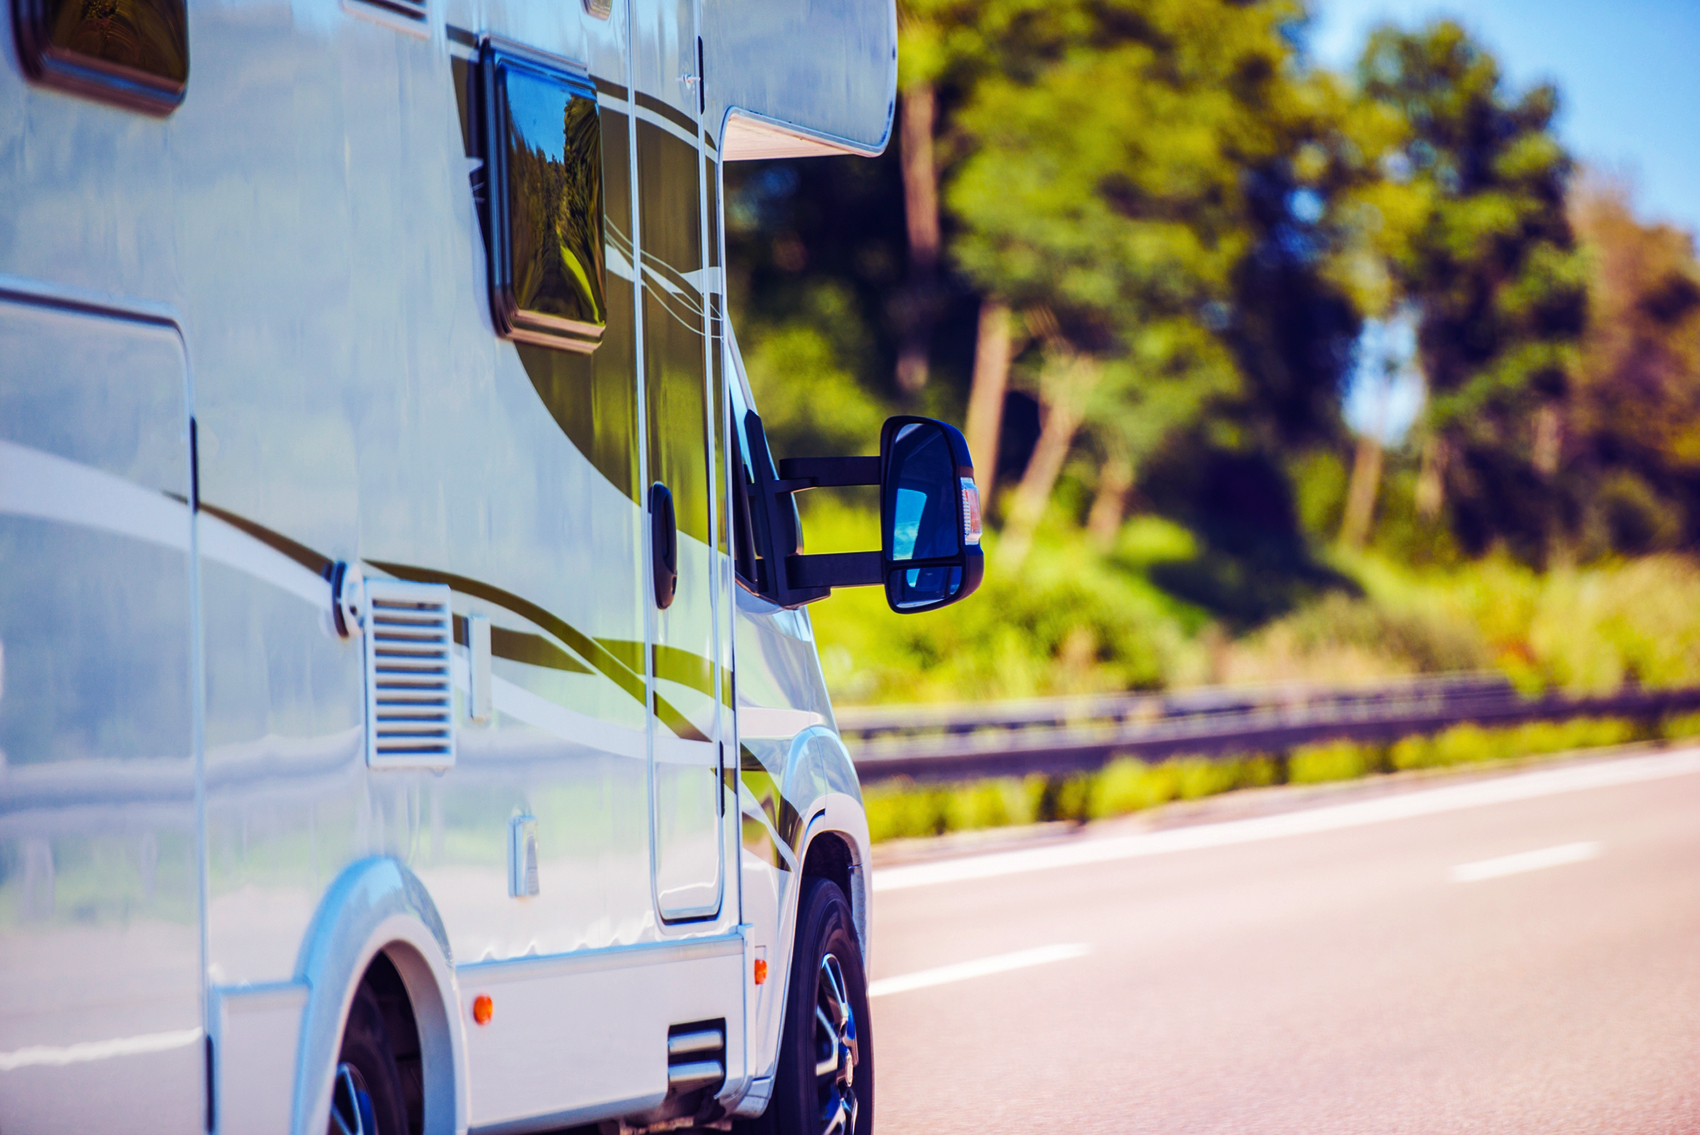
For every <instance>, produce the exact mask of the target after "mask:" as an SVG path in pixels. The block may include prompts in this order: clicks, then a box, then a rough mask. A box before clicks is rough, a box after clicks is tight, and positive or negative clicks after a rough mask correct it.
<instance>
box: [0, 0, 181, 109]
mask: <svg viewBox="0 0 1700 1135" xmlns="http://www.w3.org/2000/svg"><path fill="white" fill-rule="evenodd" d="M12 3H13V5H14V9H13V16H14V19H13V21H12V26H13V27H14V28H15V29H17V36H18V56H19V60H20V61H21V62H22V63H23V67H24V72H25V73H26V74H28V75H29V77H30V78H32V79H35V80H36V81H37V82H41V83H46V84H47V85H49V86H53V87H59V88H61V89H63V90H68V91H72V92H74V93H76V94H80V95H88V96H90V97H93V98H97V99H101V100H102V101H104V102H110V103H116V104H117V105H119V106H122V107H127V108H129V109H131V110H140V111H144V112H146V113H148V114H158V115H166V114H170V113H171V112H172V111H173V110H175V109H177V106H178V104H179V103H181V102H182V101H183V92H184V90H185V89H186V88H187V87H188V85H189V13H188V9H187V4H186V3H185V0H103V2H102V3H98V4H94V3H88V2H86V0H12Z"/></svg>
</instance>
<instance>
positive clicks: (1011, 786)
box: [863, 714, 1700, 843]
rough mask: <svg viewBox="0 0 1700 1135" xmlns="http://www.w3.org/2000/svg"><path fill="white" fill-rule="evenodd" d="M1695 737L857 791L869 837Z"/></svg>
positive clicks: (1413, 751)
mask: <svg viewBox="0 0 1700 1135" xmlns="http://www.w3.org/2000/svg"><path fill="white" fill-rule="evenodd" d="M1695 736H1700V714H1683V715H1678V716H1672V717H1669V718H1666V719H1665V720H1663V721H1658V722H1652V723H1648V722H1634V721H1626V720H1622V719H1617V718H1604V719H1599V720H1580V721H1568V722H1536V723H1532V724H1528V725H1519V726H1515V727H1512V728H1506V729H1482V728H1479V727H1477V726H1474V725H1459V726H1455V727H1454V728H1452V729H1448V730H1446V731H1445V732H1443V733H1440V734H1437V735H1435V736H1432V737H1407V738H1404V739H1402V740H1400V741H1397V742H1395V743H1393V744H1391V745H1360V744H1354V743H1351V742H1336V743H1333V744H1325V745H1306V746H1301V747H1300V748H1298V749H1295V750H1293V751H1292V752H1291V753H1288V754H1278V755H1271V754H1250V755H1243V756H1237V757H1229V758H1226V759H1219V760H1209V759H1206V758H1202V757H1176V758H1173V759H1170V760H1166V761H1162V762H1160V763H1156V764H1146V763H1144V762H1142V761H1138V760H1134V759H1132V758H1118V759H1115V760H1112V761H1110V762H1109V763H1108V764H1106V765H1105V766H1104V767H1103V768H1102V769H1100V770H1099V771H1097V772H1095V773H1085V774H1080V775H1076V776H1068V777H1048V776H1044V775H1039V774H1035V775H1032V776H1028V777H1024V778H1016V777H1002V778H997V779H991V780H979V781H973V782H969V783H963V784H914V783H911V782H909V781H907V780H892V781H885V782H882V783H879V784H873V785H868V786H866V787H865V788H864V789H863V799H864V800H865V802H866V804H867V811H868V829H869V834H870V835H871V837H872V838H873V841H874V842H875V843H883V842H885V841H887V840H893V839H904V838H919V837H925V836H935V835H943V834H945V833H947V832H961V831H978V830H981V829H986V828H1001V827H1009V826H1014V825H1021V824H1035V823H1047V822H1056V821H1066V822H1071V823H1085V822H1087V821H1090V820H1105V819H1113V818H1115V817H1117V816H1127V815H1131V814H1133V813H1135V812H1141V811H1145V810H1147V809H1150V808H1156V807H1159V806H1161V805H1163V804H1168V803H1170V802H1173V801H1177V800H1180V801H1184V800H1201V799H1203V798H1205V797H1207V796H1217V795H1220V794H1222V793H1224V792H1232V791H1234V790H1236V789H1241V788H1263V787H1267V786H1269V785H1273V784H1324V783H1328V782H1331V781H1344V780H1356V779H1359V778H1361V777H1367V776H1376V775H1380V774H1385V773H1395V772H1410V771H1413V770H1419V769H1446V768H1455V767H1459V766H1468V765H1485V764H1488V763H1490V762H1524V761H1531V760H1540V759H1542V758H1545V757H1550V756H1552V755H1554V754H1559V753H1576V752H1582V751H1586V750H1588V749H1597V748H1600V747H1603V746H1612V745H1623V744H1627V743H1630V742H1635V741H1675V740H1682V739H1686V738H1691V737H1695Z"/></svg>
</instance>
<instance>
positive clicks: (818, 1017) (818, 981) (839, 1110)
mask: <svg viewBox="0 0 1700 1135" xmlns="http://www.w3.org/2000/svg"><path fill="white" fill-rule="evenodd" d="M860 1059H861V1052H860V1049H859V1048H858V1045H857V1039H856V1013H855V1010H853V1009H852V1008H851V1006H850V986H849V983H847V982H846V981H845V980H844V967H843V966H842V965H840V964H839V962H838V958H837V957H836V956H834V955H833V954H830V953H829V954H827V955H826V956H825V957H823V958H821V961H820V969H819V970H818V971H817V972H816V976H815V1098H816V1102H817V1103H818V1104H819V1105H820V1120H821V1135H851V1133H852V1132H854V1131H855V1130H856V1093H855V1090H854V1087H855V1081H856V1065H857V1063H858V1062H859V1061H860Z"/></svg>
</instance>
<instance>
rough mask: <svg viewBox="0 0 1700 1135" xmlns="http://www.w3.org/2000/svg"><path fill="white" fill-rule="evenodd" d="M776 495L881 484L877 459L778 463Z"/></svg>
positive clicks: (787, 460) (802, 459)
mask: <svg viewBox="0 0 1700 1135" xmlns="http://www.w3.org/2000/svg"><path fill="white" fill-rule="evenodd" d="M779 478H780V479H779V481H778V482H777V483H776V484H775V485H774V488H775V490H776V491H778V492H782V493H795V492H801V491H802V490H803V489H841V488H849V487H850V486H853V485H877V484H879V483H880V459H879V458H878V457H787V458H785V460H783V461H781V462H780V463H779Z"/></svg>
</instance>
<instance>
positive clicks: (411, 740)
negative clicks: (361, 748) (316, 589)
mask: <svg viewBox="0 0 1700 1135" xmlns="http://www.w3.org/2000/svg"><path fill="white" fill-rule="evenodd" d="M365 639H366V763H367V764H368V765H370V766H372V767H373V768H448V767H449V766H451V765H453V764H454V763H455V726H454V686H453V680H452V678H451V676H450V670H449V660H450V656H451V655H452V653H453V649H454V617H453V615H452V614H451V613H450V611H449V589H448V588H447V587H446V586H444V585H442V584H437V583H409V582H405V581H403V580H396V579H368V580H367V581H366V635H365Z"/></svg>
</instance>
